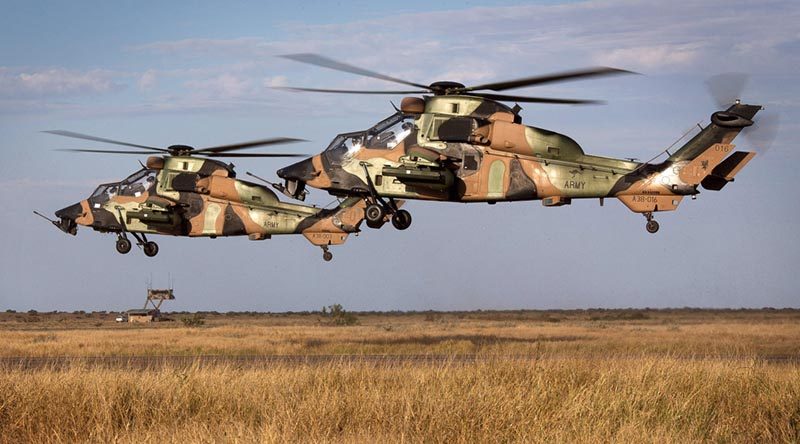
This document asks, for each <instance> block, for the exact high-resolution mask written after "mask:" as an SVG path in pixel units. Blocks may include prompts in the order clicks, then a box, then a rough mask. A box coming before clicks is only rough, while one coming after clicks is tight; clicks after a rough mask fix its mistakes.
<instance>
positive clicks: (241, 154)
mask: <svg viewBox="0 0 800 444" xmlns="http://www.w3.org/2000/svg"><path fill="white" fill-rule="evenodd" d="M192 154H195V153H192ZM203 156H206V157H310V156H309V155H308V154H289V153H211V154H203Z"/></svg>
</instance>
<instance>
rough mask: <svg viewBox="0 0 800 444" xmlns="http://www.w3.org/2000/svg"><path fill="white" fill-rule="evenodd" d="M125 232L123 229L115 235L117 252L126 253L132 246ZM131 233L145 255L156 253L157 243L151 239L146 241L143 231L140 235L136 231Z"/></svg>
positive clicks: (151, 255)
mask: <svg viewBox="0 0 800 444" xmlns="http://www.w3.org/2000/svg"><path fill="white" fill-rule="evenodd" d="M127 233H128V232H126V231H123V232H121V233H120V234H119V235H118V236H117V245H116V247H117V252H118V253H119V254H128V253H129V252H130V251H131V247H132V246H133V245H132V244H131V241H130V240H129V239H128V236H127ZM131 234H132V235H133V237H135V238H136V245H139V246H140V247H142V251H144V255H145V256H147V257H153V256H155V255H157V254H158V244H157V243H155V242H153V241H148V240H147V237H146V236H145V235H144V233H142V235H141V237H140V236H139V235H138V234H137V233H131Z"/></svg>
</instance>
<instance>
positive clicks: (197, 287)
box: [0, 0, 800, 312]
mask: <svg viewBox="0 0 800 444" xmlns="http://www.w3.org/2000/svg"><path fill="white" fill-rule="evenodd" d="M2 10H3V11H4V13H3V14H2V15H0V36H2V38H0V153H2V155H3V160H2V162H0V203H1V204H2V208H4V209H5V212H4V215H3V217H2V218H0V245H2V248H0V309H14V310H28V309H35V310H39V311H50V310H70V311H72V310H109V311H112V310H113V311H116V310H124V309H128V308H133V307H137V306H140V305H142V304H143V302H144V301H143V299H144V296H145V290H146V286H147V284H148V282H152V284H153V285H154V286H155V287H160V286H168V285H169V283H170V280H172V281H174V285H175V293H176V298H177V299H176V300H175V301H170V302H167V303H166V304H165V309H166V310H216V311H239V310H255V311H273V312H276V311H288V310H291V311H303V310H318V309H320V308H321V307H322V306H326V305H331V304H334V303H339V304H342V305H343V306H344V307H345V308H346V309H350V310H472V309H484V310H490V309H525V308H536V309H548V308H590V307H604V308H618V307H685V306H690V307H732V308H738V307H800V292H798V289H797V288H798V287H797V285H796V281H795V279H794V278H795V277H796V273H797V270H798V264H800V234H798V232H799V231H800V230H798V229H797V226H798V225H797V223H798V222H797V221H798V219H800V199H798V197H797V194H796V192H795V189H796V185H797V177H798V173H797V171H798V166H800V155H799V154H798V148H797V146H796V145H797V144H796V142H797V136H796V134H798V133H799V132H800V125H798V123H797V122H798V118H799V117H800V86H798V83H797V78H798V73H799V72H800V27H798V26H797V23H800V3H798V2H794V1H771V0H767V1H763V2H751V1H739V0H725V1H716V0H711V1H704V2H685V3H683V2H662V1H618V0H609V1H579V2H558V1H548V2H516V1H486V2H483V1H466V2H465V1H438V2H422V1H404V2H399V3H398V2H391V3H390V2H366V1H357V2H311V1H308V2H244V1H235V2H202V1H193V2H147V1H136V2H133V1H118V2H105V1H96V2H94V1H82V2H58V1H52V2H51V1H40V2H22V1H20V2H8V1H3V2H2ZM300 52H312V53H318V54H323V55H326V56H329V57H333V58H335V59H339V60H342V61H346V62H348V63H350V64H354V65H358V66H363V67H365V68H367V69H371V70H375V71H379V72H382V73H386V74H389V75H392V76H394V77H400V78H404V79H408V80H411V81H413V82H418V83H430V82H433V81H436V80H455V81H460V82H462V83H466V84H470V83H472V84H474V83H479V82H480V83H485V82H490V81H500V80H506V79H513V78H518V77H525V76H530V75H536V74H544V73H548V72H553V71H561V70H566V69H574V68H580V67H586V66H597V65H602V66H613V67H617V68H622V69H628V70H633V71H637V72H639V73H641V74H643V75H640V76H624V77H615V78H605V79H596V80H590V81H581V82H568V83H561V84H554V85H548V86H541V87H537V88H530V89H521V90H516V91H515V92H519V93H522V94H525V93H527V94H530V95H542V96H548V95H549V96H559V97H561V96H563V97H574V98H589V99H602V100H606V101H607V102H608V103H607V104H606V105H603V106H583V107H575V106H554V105H538V104H524V106H523V108H524V110H523V111H522V116H523V119H524V123H526V124H528V125H534V126H537V127H543V128H547V129H550V130H554V131H558V132H561V133H564V134H567V135H569V136H571V137H573V138H574V139H575V140H576V141H577V142H578V143H579V144H581V146H582V147H583V149H584V150H585V151H586V152H588V153H591V154H598V155H606V156H614V157H635V158H639V159H642V160H647V159H650V158H651V157H653V156H655V155H656V154H658V153H659V152H660V151H662V150H663V149H665V148H666V147H668V146H669V145H671V144H672V143H673V142H674V141H675V140H676V139H677V138H679V137H680V135H681V134H683V133H684V132H685V131H686V130H687V129H689V128H691V127H692V126H694V125H696V124H697V123H702V124H705V123H707V122H708V119H709V116H710V114H711V113H712V112H714V111H715V110H716V105H715V103H714V101H713V100H712V99H711V97H710V96H709V94H708V92H707V90H706V85H705V80H706V79H707V78H709V77H711V76H713V75H715V74H720V73H728V72H739V73H745V74H747V75H749V82H748V84H747V86H746V87H745V89H744V91H743V92H742V93H741V96H742V97H741V99H742V100H743V101H744V102H747V103H754V104H762V105H765V106H766V108H767V111H765V112H770V113H773V114H777V115H779V116H780V122H781V126H780V131H779V132H778V135H777V138H776V139H775V141H774V143H772V144H771V146H770V147H769V149H767V150H765V149H764V147H762V146H758V147H756V146H754V145H760V144H759V143H758V138H757V137H755V136H754V137H752V138H751V139H750V140H748V139H747V138H745V137H743V136H740V137H739V138H737V139H736V142H735V143H736V144H737V145H738V146H739V148H740V149H753V148H758V149H759V155H757V156H756V158H755V159H754V160H753V161H752V162H751V163H750V164H749V165H748V166H747V167H746V168H745V169H744V170H743V171H742V172H741V173H740V174H739V175H738V176H737V177H736V182H735V183H732V184H729V185H728V186H727V187H726V188H725V189H724V190H723V191H721V192H711V191H705V192H702V193H701V194H700V196H698V198H697V200H689V199H686V200H684V202H683V203H682V204H681V205H680V207H679V208H678V210H677V211H675V212H665V213H658V214H657V217H656V219H657V220H658V221H659V222H660V224H661V230H660V231H659V232H658V233H657V234H655V235H650V234H648V233H647V232H646V231H645V229H644V222H645V220H644V218H643V217H642V216H641V215H639V214H635V213H632V212H630V211H629V210H628V209H627V208H625V207H624V206H623V205H622V204H621V203H619V202H618V201H615V200H607V201H606V204H605V206H603V207H600V206H599V205H598V202H597V200H581V201H573V204H572V205H571V206H566V207H560V208H545V207H543V206H542V205H541V203H540V202H538V201H529V202H515V203H499V204H497V205H492V206H490V205H486V204H457V203H435V202H423V201H412V202H408V203H407V206H406V208H407V209H408V210H410V211H411V213H412V215H413V217H414V221H413V225H412V226H411V228H410V229H408V230H406V231H403V232H400V231H397V230H394V229H393V228H392V227H391V226H389V225H387V226H385V227H384V228H383V229H381V230H377V231H376V230H372V229H368V228H366V227H364V229H363V232H362V233H361V234H360V235H359V236H357V237H356V236H351V237H350V239H349V240H348V242H347V243H346V244H344V245H342V246H338V247H333V248H332V251H333V253H334V259H333V261H332V262H329V263H326V262H323V261H322V258H321V251H320V249H319V248H317V247H313V246H312V245H311V244H309V243H308V242H307V241H306V240H305V239H304V238H303V237H302V236H276V237H273V239H271V240H268V241H259V242H252V241H248V240H247V239H246V238H217V239H214V240H211V239H188V238H180V237H174V238H173V237H158V238H157V239H154V240H157V241H158V243H159V245H160V247H161V249H160V250H161V251H160V253H159V254H158V256H157V257H155V258H147V257H145V256H144V255H143V254H141V252H139V251H138V250H137V249H134V251H132V252H131V253H130V254H128V255H125V256H122V255H119V254H117V253H116V251H115V250H114V240H115V238H114V236H113V235H109V234H101V233H97V232H93V231H91V230H89V229H86V228H81V229H80V230H79V232H78V235H77V236H76V237H72V236H67V235H65V234H63V233H61V232H60V231H57V230H56V229H54V228H53V227H52V226H50V225H49V224H48V223H47V222H45V221H43V220H42V219H39V218H38V217H36V216H34V215H33V214H32V210H34V209H36V210H39V211H41V212H44V213H47V214H52V213H53V212H54V211H55V210H57V209H60V208H63V207H65V206H67V205H70V204H72V203H75V202H77V201H79V200H81V199H83V198H85V197H87V196H88V195H89V194H90V193H91V192H92V190H93V189H94V188H95V187H96V185H97V184H98V183H101V182H108V181H113V180H119V179H122V178H124V177H126V176H127V175H129V174H130V173H132V172H133V171H135V170H137V169H138V168H139V164H138V161H139V160H142V161H143V160H144V159H145V156H142V157H141V158H139V157H137V156H122V155H120V156H102V155H93V154H78V153H68V152H62V151H57V150H58V149H64V148H94V149H103V148H107V146H104V145H102V144H99V143H93V142H81V141H77V140H72V139H64V138H59V137H56V136H53V135H49V134H44V133H42V132H41V131H44V130H54V129H63V130H71V131H77V132H81V133H88V134H93V135H97V136H101V137H107V138H113V139H118V140H125V141H130V142H133V143H138V144H143V145H155V146H167V145H171V144H188V145H192V146H211V145H216V144H226V143H233V142H239V141H246V140H253V139H259V138H267V137H278V136H285V137H299V138H303V139H307V140H309V141H310V142H306V143H302V144H296V145H290V146H286V147H281V148H282V150H283V151H289V152H296V153H308V154H313V153H316V152H319V151H320V150H322V149H324V147H325V146H327V144H328V143H329V141H330V140H331V139H332V138H333V137H334V136H335V135H336V134H338V133H341V132H348V131H354V130H360V129H365V128H367V127H369V126H371V125H372V124H374V123H375V122H377V121H378V120H381V119H382V118H384V117H386V116H388V115H389V114H391V113H392V112H393V109H392V104H391V102H394V103H399V100H400V99H401V97H399V96H386V97H383V96H349V95H348V96H334V95H325V94H298V93H292V92H286V91H281V90H276V89H274V88H272V87H273V86H285V85H293V86H307V87H322V88H340V89H347V88H367V89H381V88H386V89H388V88H391V87H392V86H393V85H392V84H387V83H385V82H382V81H380V80H375V79H368V78H362V77H357V76H353V75H349V74H346V73H337V72H333V71H330V70H325V69H320V68H316V67H312V66H308V65H303V64H299V63H296V62H292V61H290V60H285V59H281V58H278V57H275V56H277V55H281V54H290V53H300ZM237 160H239V159H237ZM235 163H236V164H237V171H238V172H239V174H240V175H243V174H244V172H245V171H251V172H253V173H255V174H258V175H260V176H262V177H266V178H270V179H275V178H276V176H275V171H276V170H277V169H279V168H281V167H282V166H285V165H286V164H287V163H288V161H286V160H281V159H241V160H240V161H237V162H235ZM332 200H333V198H332V197H331V196H329V195H327V193H325V192H324V191H319V190H312V192H311V194H310V196H309V198H308V199H307V202H308V203H314V204H318V205H327V204H329V203H330V202H331V201H332ZM167 305H169V307H167Z"/></svg>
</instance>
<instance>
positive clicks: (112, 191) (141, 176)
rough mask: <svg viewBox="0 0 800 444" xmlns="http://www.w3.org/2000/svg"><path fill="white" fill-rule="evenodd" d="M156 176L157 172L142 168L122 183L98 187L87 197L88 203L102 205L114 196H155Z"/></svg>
mask: <svg viewBox="0 0 800 444" xmlns="http://www.w3.org/2000/svg"><path fill="white" fill-rule="evenodd" d="M157 175H158V171H157V170H153V169H148V168H142V169H141V170H139V171H137V172H135V173H133V174H131V175H130V176H128V177H127V178H125V179H124V180H122V181H119V182H112V183H105V184H102V185H100V186H98V187H97V189H95V190H94V193H92V195H91V197H89V201H90V202H91V203H99V204H102V203H105V202H108V200H109V199H111V198H112V197H114V196H129V197H139V196H141V195H142V194H144V193H145V192H151V193H154V194H155V186H156V177H157Z"/></svg>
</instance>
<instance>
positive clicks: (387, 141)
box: [325, 112, 415, 164]
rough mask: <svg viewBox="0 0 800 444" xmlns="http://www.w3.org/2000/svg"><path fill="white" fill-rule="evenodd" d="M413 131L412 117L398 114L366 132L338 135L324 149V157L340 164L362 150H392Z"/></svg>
mask: <svg viewBox="0 0 800 444" xmlns="http://www.w3.org/2000/svg"><path fill="white" fill-rule="evenodd" d="M414 129H415V125H414V116H410V115H404V114H402V113H399V112H398V113H395V114H392V115H391V116H389V117H387V118H386V119H383V120H381V121H380V122H378V123H377V124H375V126H373V127H372V128H370V129H368V130H366V131H357V132H353V133H344V134H339V135H338V136H336V138H335V139H333V141H332V142H331V144H330V145H328V148H327V149H325V156H326V157H327V158H328V160H329V161H330V162H331V163H334V164H341V162H342V161H344V160H346V159H349V158H351V157H352V156H353V155H354V154H355V153H356V152H358V151H360V150H361V149H362V148H368V149H373V150H376V149H392V148H394V147H395V146H397V144H398V143H400V142H402V141H403V140H404V139H405V138H406V137H408V135H409V134H411V132H412V130H414Z"/></svg>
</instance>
